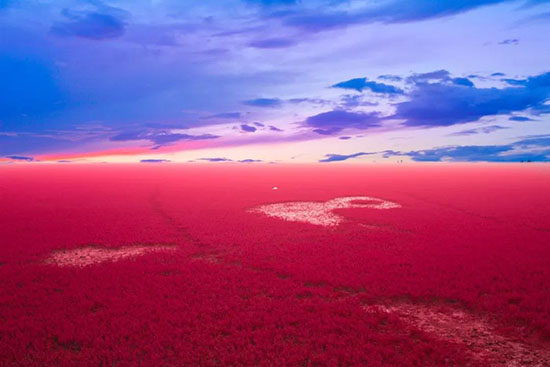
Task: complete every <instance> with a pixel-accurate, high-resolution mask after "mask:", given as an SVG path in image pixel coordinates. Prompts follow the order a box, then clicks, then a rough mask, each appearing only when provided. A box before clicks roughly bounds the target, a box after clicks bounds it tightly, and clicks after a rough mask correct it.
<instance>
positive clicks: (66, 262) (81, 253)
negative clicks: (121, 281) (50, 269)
mask: <svg viewBox="0 0 550 367" xmlns="http://www.w3.org/2000/svg"><path fill="white" fill-rule="evenodd" d="M173 250H175V247H173V246H131V247H119V248H106V247H93V246H89V247H81V248H77V249H73V250H60V251H56V252H53V253H52V254H51V255H50V256H49V257H48V258H47V259H46V260H45V263H47V264H52V265H57V266H62V267H84V266H89V265H95V264H100V263H103V262H115V261H119V260H122V259H127V258H134V257H138V256H143V255H145V254H147V253H151V252H166V251H173Z"/></svg>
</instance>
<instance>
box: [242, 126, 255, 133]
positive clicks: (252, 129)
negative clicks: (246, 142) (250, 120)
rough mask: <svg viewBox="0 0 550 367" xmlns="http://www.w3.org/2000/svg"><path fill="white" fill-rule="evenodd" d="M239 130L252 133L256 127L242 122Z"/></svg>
mask: <svg viewBox="0 0 550 367" xmlns="http://www.w3.org/2000/svg"><path fill="white" fill-rule="evenodd" d="M241 130H242V131H244V132H247V133H253V132H255V131H256V130H257V129H256V128H255V127H254V126H250V125H247V124H242V125H241Z"/></svg>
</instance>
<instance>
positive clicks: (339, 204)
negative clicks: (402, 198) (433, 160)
mask: <svg viewBox="0 0 550 367" xmlns="http://www.w3.org/2000/svg"><path fill="white" fill-rule="evenodd" d="M356 201H369V203H363V204H361V203H354V202H356ZM400 207H401V205H399V204H397V203H394V202H391V201H387V200H383V199H379V198H374V197H370V196H348V197H341V198H335V199H332V200H329V201H325V202H316V201H296V202H288V203H275V204H267V205H262V206H259V207H257V208H253V209H251V211H252V212H255V213H261V214H264V215H267V216H269V217H274V218H279V219H283V220H287V221H291V222H303V223H310V224H314V225H318V226H327V227H328V226H337V225H339V224H340V223H342V222H343V221H344V218H343V217H342V216H340V215H338V214H335V213H333V212H332V211H333V210H335V209H346V208H369V209H394V208H400Z"/></svg>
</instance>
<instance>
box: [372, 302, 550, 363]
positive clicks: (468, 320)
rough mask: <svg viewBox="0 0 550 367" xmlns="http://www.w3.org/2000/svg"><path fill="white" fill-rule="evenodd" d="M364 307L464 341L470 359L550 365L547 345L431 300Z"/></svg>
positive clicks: (443, 337) (444, 337) (442, 336)
mask: <svg viewBox="0 0 550 367" xmlns="http://www.w3.org/2000/svg"><path fill="white" fill-rule="evenodd" d="M365 311H367V312H375V313H387V314H388V315H394V316H396V317H398V318H399V319H401V320H402V321H404V322H405V323H407V324H410V325H413V326H415V327H417V328H418V329H420V330H422V331H424V332H426V333H427V334H430V335H431V336H433V337H435V338H436V339H439V340H443V341H446V342H451V343H457V344H462V345H465V346H466V347H467V349H468V351H469V352H470V354H471V357H472V358H473V359H474V360H477V361H480V362H483V361H489V363H490V364H489V366H493V367H520V366H524V367H525V366H529V367H544V366H550V349H548V347H547V346H546V347H541V346H540V345H527V344H524V343H521V342H518V341H516V340H514V339H512V338H510V337H507V336H504V335H501V334H499V333H498V331H497V330H496V328H495V327H494V326H492V325H491V324H490V323H489V322H488V321H487V320H485V319H484V318H483V317H481V316H477V315H475V314H473V313H470V312H467V311H465V310H462V309H459V308H456V307H451V306H441V305H432V304H413V303H406V302H396V303H389V304H385V305H384V304H378V305H368V306H365Z"/></svg>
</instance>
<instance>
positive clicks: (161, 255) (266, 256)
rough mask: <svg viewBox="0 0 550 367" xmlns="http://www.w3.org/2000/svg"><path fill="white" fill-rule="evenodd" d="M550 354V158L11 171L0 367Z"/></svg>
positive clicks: (0, 246) (529, 362)
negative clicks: (469, 162) (504, 161)
mask: <svg viewBox="0 0 550 367" xmlns="http://www.w3.org/2000/svg"><path fill="white" fill-rule="evenodd" d="M274 187H276V188H277V189H276V190H274V189H273V188H274ZM549 351H550V166H549V165H545V164H540V165H536V164H523V165H522V164H517V165H516V164H502V165H490V164H475V165H466V164H464V165H462V164H454V165H450V164H449V165H446V164H433V165H423V164H416V165H395V166H383V165H365V166H356V165H343V166H331V165H321V166H320V165H312V166H279V165H244V164H227V165H225V164H224V165H215V164H211V165H193V164H189V165H176V164H167V165H163V164H158V165H153V164H151V165H145V164H140V165H80V166H79V165H46V164H44V165H39V164H26V165H23V164H21V165H5V166H2V167H0V366H2V367H4V366H6V367H7V366H10V367H12V366H196V365H201V366H325V365H327V366H348V365H349V366H389V365H391V366H445V365H448V366H548V365H550V352H549Z"/></svg>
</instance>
